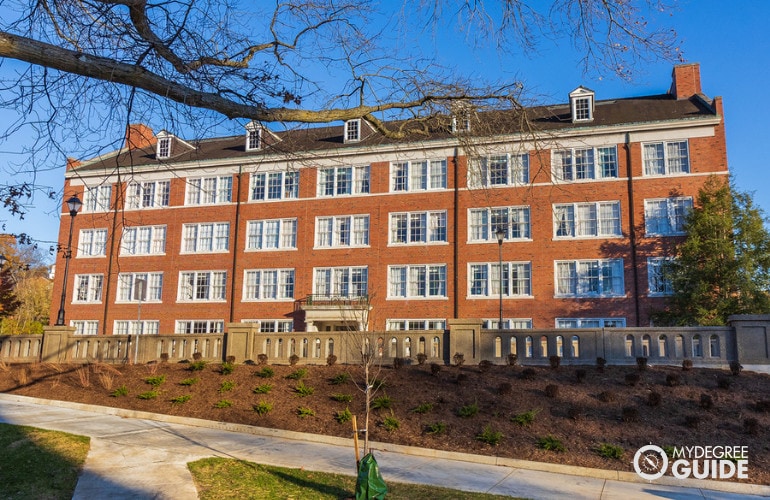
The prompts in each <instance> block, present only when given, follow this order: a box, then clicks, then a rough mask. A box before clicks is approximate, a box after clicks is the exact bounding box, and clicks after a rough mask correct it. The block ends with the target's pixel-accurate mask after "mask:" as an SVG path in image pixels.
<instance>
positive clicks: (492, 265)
mask: <svg viewBox="0 0 770 500" xmlns="http://www.w3.org/2000/svg"><path fill="white" fill-rule="evenodd" d="M514 274H515V277H514ZM467 281H468V298H469V299H490V298H496V297H500V263H499V262H471V263H469V264H468V280H467ZM514 283H515V286H514ZM502 296H503V298H525V297H532V263H531V262H503V294H502Z"/></svg>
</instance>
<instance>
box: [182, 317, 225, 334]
mask: <svg viewBox="0 0 770 500" xmlns="http://www.w3.org/2000/svg"><path fill="white" fill-rule="evenodd" d="M196 330H197V331H196ZM224 331H225V322H224V321H223V320H221V319H178V320H176V324H175V326H174V334H178V335H212V334H220V333H224Z"/></svg>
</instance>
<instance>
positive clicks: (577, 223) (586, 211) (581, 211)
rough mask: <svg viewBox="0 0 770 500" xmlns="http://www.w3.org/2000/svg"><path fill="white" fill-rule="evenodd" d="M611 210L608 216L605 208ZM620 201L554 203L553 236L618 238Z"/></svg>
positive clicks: (621, 234)
mask: <svg viewBox="0 0 770 500" xmlns="http://www.w3.org/2000/svg"><path fill="white" fill-rule="evenodd" d="M607 209H609V210H611V212H612V213H611V215H610V216H609V217H608V216H607V212H606V210H607ZM621 217H622V212H621V207H620V201H615V200H612V201H595V202H588V203H554V205H553V238H554V239H555V240H561V239H584V238H616V237H617V238H620V237H622V236H623V228H622V222H623V221H622V220H621Z"/></svg>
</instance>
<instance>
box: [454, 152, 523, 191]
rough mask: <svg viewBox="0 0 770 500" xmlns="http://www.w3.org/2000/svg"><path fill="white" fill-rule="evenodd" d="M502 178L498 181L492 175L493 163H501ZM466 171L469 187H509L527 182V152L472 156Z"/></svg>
mask: <svg viewBox="0 0 770 500" xmlns="http://www.w3.org/2000/svg"><path fill="white" fill-rule="evenodd" d="M502 163H504V165H503V168H504V179H503V182H500V181H499V179H498V178H496V176H494V175H493V168H492V166H493V165H498V164H502ZM472 165H473V167H472V169H471V170H470V171H469V172H468V176H469V182H468V184H469V187H476V188H482V187H484V188H486V187H509V186H525V185H527V184H529V177H530V176H529V153H500V154H494V155H485V156H479V157H477V158H474V160H473V163H472Z"/></svg>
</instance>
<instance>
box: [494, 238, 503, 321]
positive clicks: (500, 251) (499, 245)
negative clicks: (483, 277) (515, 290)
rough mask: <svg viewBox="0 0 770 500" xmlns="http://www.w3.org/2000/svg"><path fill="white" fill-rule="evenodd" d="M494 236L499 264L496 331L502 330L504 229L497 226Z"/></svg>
mask: <svg viewBox="0 0 770 500" xmlns="http://www.w3.org/2000/svg"><path fill="white" fill-rule="evenodd" d="M495 235H497V253H498V260H499V264H500V268H499V269H500V270H499V273H500V318H499V322H498V323H497V329H498V330H502V329H503V240H504V239H505V229H503V227H502V226H498V228H497V231H495Z"/></svg>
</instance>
